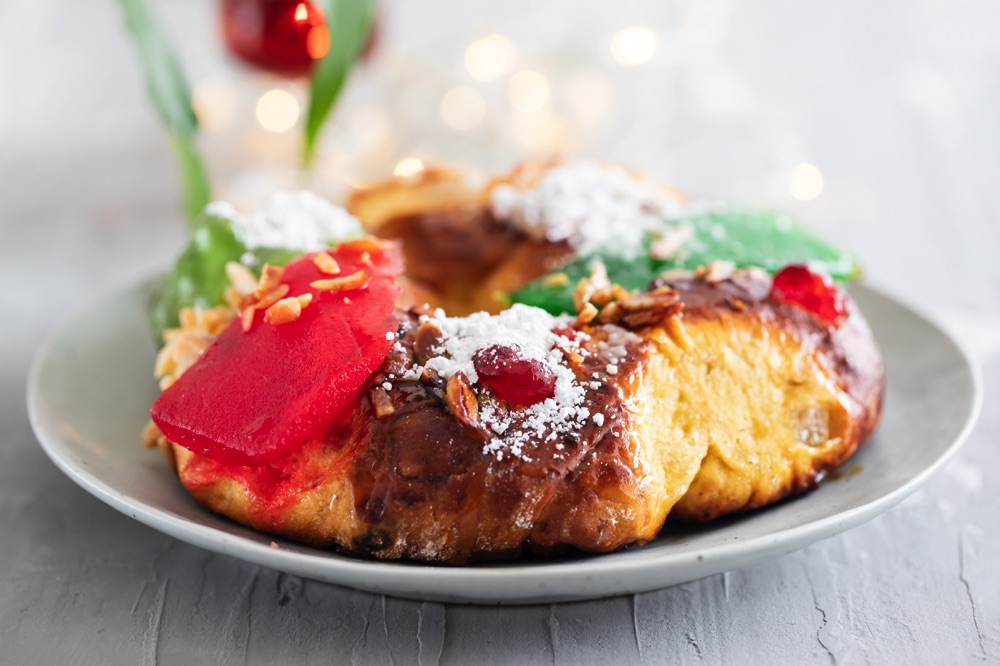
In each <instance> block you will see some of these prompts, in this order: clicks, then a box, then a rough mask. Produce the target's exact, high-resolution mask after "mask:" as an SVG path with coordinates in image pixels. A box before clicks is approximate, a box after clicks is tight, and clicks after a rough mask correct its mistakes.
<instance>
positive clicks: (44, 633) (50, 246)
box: [0, 0, 1000, 664]
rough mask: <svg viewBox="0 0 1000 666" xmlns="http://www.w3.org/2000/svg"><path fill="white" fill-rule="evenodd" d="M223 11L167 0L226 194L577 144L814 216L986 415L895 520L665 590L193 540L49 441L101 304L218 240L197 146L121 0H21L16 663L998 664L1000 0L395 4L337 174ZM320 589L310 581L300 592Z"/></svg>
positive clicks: (345, 118)
mask: <svg viewBox="0 0 1000 666" xmlns="http://www.w3.org/2000/svg"><path fill="white" fill-rule="evenodd" d="M223 1H225V2H236V0H151V4H152V7H153V9H154V10H155V11H156V13H157V16H158V18H159V19H160V21H161V22H162V23H163V25H164V26H165V28H166V29H167V31H168V33H169V36H170V38H171V40H172V41H173V43H174V45H175V46H176V47H177V50H178V52H179V53H180V55H181V58H182V60H183V67H184V70H185V72H186V74H187V77H188V80H189V82H190V84H191V87H192V91H193V103H194V106H195V108H196V109H197V111H198V113H199V115H200V117H201V120H202V131H201V134H200V136H199V142H200V146H201V152H202V155H203V156H204V157H205V159H206V162H207V164H208V167H209V170H210V175H211V179H212V182H213V184H214V185H215V190H216V195H217V196H219V197H225V198H229V199H232V200H233V201H234V203H236V204H237V205H239V206H243V207H251V206H254V205H256V204H258V203H259V202H260V201H261V200H263V199H265V198H266V197H267V196H268V195H270V194H271V193H272V192H273V191H275V190H278V189H287V188H289V187H298V186H309V187H312V188H315V189H317V190H319V191H320V192H322V193H325V194H327V195H329V196H331V197H334V198H339V197H340V196H342V195H343V193H344V192H345V191H346V189H347V188H348V187H349V186H352V185H354V186H363V185H365V184H368V183H371V182H373V181H374V180H376V179H378V178H383V177H387V176H389V175H391V174H393V173H394V172H395V173H410V172H413V171H414V170H419V169H420V168H423V166H424V165H426V164H432V163H451V164H459V165H465V166H469V167H475V168H482V169H484V170H487V171H489V172H493V173H500V172H504V171H506V170H508V169H509V168H511V167H512V166H513V165H515V164H516V163H517V162H518V161H520V160H523V159H525V158H529V157H548V156H550V155H552V154H556V153H562V154H564V155H568V156H571V157H586V158H597V159H604V160H611V161H616V162H620V163H622V164H624V165H626V166H628V167H631V168H633V169H636V170H638V171H640V172H643V173H645V174H648V175H649V176H650V177H652V178H656V179H659V180H662V181H664V182H668V183H671V184H674V185H677V186H679V187H681V188H683V189H685V190H687V191H689V192H690V193H691V195H692V196H693V197H696V198H707V199H725V200H730V201H733V202H735V203H738V204H742V205H750V206H761V207H768V208H777V209H781V210H786V211H788V212H791V213H793V214H794V215H796V216H797V217H798V218H799V219H800V220H801V221H803V222H804V223H805V224H806V225H808V226H810V227H812V228H813V229H815V230H817V231H818V232H820V233H822V234H824V235H825V236H827V237H829V238H830V239H831V240H834V241H836V242H837V243H838V244H839V245H841V246H843V247H845V248H848V249H850V250H852V251H853V252H855V253H856V254H857V255H858V258H859V259H860V261H861V263H862V265H863V266H864V268H865V272H866V275H865V278H866V279H867V281H868V282H869V284H871V285H874V286H876V287H877V288H880V289H883V290H886V291H888V292H890V293H891V294H894V295H898V296H901V297H903V298H904V299H905V300H907V301H909V302H911V303H914V304H916V305H918V306H920V307H921V308H922V309H924V310H928V311H932V312H935V313H937V314H939V315H941V316H942V318H943V320H944V321H945V323H946V324H947V325H948V326H950V327H951V329H952V330H953V331H955V332H957V333H958V334H959V336H960V337H962V338H963V339H964V340H965V341H966V342H968V343H970V345H971V346H972V349H973V352H974V354H975V356H976V358H977V360H978V361H979V363H980V364H981V366H982V368H983V371H984V376H985V378H986V398H985V409H984V414H983V419H982V420H981V422H980V424H979V426H977V428H976V430H975V432H974V433H973V435H972V437H971V438H970V441H969V442H968V443H967V445H966V446H965V447H964V448H963V449H962V450H961V451H960V452H959V454H958V455H957V456H956V458H955V460H953V461H952V462H951V463H950V464H949V465H948V466H947V467H946V468H945V469H944V470H942V472H941V474H939V475H938V477H937V478H935V479H934V480H933V481H932V482H931V483H930V484H928V486H927V489H926V490H924V491H921V492H920V493H918V494H917V495H914V496H913V497H912V498H910V499H909V500H907V501H906V502H905V503H904V504H902V505H901V506H899V507H898V508H896V509H895V510H894V511H892V512H889V513H888V514H886V515H885V516H882V517H880V518H878V519H876V520H874V521H872V522H871V523H870V524H868V525H865V526H863V527H860V528H858V529H856V530H852V531H851V532H849V533H847V534H844V535H842V536H840V537H837V538H835V539H831V540H828V541H826V542H823V543H821V544H816V545H815V546H812V547H810V548H808V549H806V550H804V551H801V552H798V553H794V554H791V555H788V556H785V557H782V558H777V559H775V560H771V561H769V562H766V563H761V564H759V565H757V566H755V567H753V568H751V569H749V570H746V571H737V572H733V573H732V576H730V574H729V573H725V574H721V575H719V576H715V577H712V578H709V579H705V580H701V581H695V582H692V583H689V584H686V585H682V586H678V587H675V588H671V589H668V590H664V591H662V592H657V593H650V594H646V595H637V596H635V597H631V598H628V597H626V598H620V599H610V600H604V601H594V602H590V603H584V604H571V605H555V606H551V607H538V608H526V609H508V610H507V611H504V612H502V613H501V612H500V611H498V610H496V609H492V608H486V607H483V608H463V607H446V606H443V605H441V604H430V603H423V604H420V603H416V602H405V601H400V600H395V599H391V598H390V599H389V600H388V602H387V601H386V599H385V598H384V597H383V598H381V599H380V598H379V597H377V596H373V595H368V594H364V593H359V592H350V591H346V590H344V589H341V588H337V587H334V586H328V585H322V584H318V583H317V584H313V583H311V582H307V581H303V580H302V579H299V578H297V577H294V576H285V575H283V574H278V573H276V572H272V571H268V570H262V569H260V568H259V567H256V566H253V565H249V564H243V563H240V562H238V561H236V560H233V559H232V558H228V557H225V556H221V555H213V554H210V553H208V552H207V551H202V550H200V549H198V548H195V547H193V546H187V545H185V544H182V543H180V542H177V541H175V540H173V539H171V538H168V537H166V536H163V535H159V534H157V533H155V532H153V531H152V530H149V529H148V528H146V527H144V526H142V525H140V524H139V523H137V522H135V521H133V520H131V519H129V518H128V517H127V516H124V515H120V514H118V513H117V512H115V511H114V510H113V509H111V508H109V507H107V506H104V505H103V504H102V503H100V502H99V501H98V500H97V499H95V498H92V497H90V496H88V495H87V494H86V493H84V491H82V490H80V489H78V488H77V487H76V486H75V485H74V484H73V483H72V481H70V480H69V479H67V478H66V477H65V476H63V475H62V474H61V473H60V472H59V471H58V470H57V469H56V468H55V466H53V465H52V464H51V463H50V462H49V461H48V460H47V459H46V458H45V455H44V454H43V452H42V451H41V449H40V448H39V447H38V445H37V442H36V440H35V437H34V435H33V434H32V432H31V428H30V425H29V422H28V417H27V410H26V406H25V398H24V396H25V383H26V378H27V374H28V366H29V363H30V360H31V358H32V357H33V356H34V355H35V354H36V352H37V351H38V349H39V346H40V345H41V342H42V340H43V339H44V338H45V337H46V336H48V335H50V334H52V332H53V331H54V330H56V329H57V327H58V326H59V325H60V324H61V323H62V322H64V321H65V320H66V319H67V318H68V317H69V316H70V314H71V312H73V311H79V310H81V309H82V308H85V307H87V306H89V305H91V304H93V303H94V302H96V301H97V300H98V299H101V298H104V297H106V294H107V293H109V292H111V291H113V290H115V289H124V288H126V287H129V286H131V285H134V284H135V283H136V282H137V281H138V280H141V279H144V278H148V277H150V276H152V275H155V274H158V273H161V272H162V271H164V270H165V269H166V268H167V267H168V266H169V265H170V263H171V262H172V261H173V260H174V258H175V257H176V256H177V254H178V253H179V252H180V251H181V248H182V247H183V246H184V244H185V243H186V236H187V231H186V229H185V223H184V215H183V213H182V205H181V188H180V179H179V174H178V170H177V167H176V164H175V159H174V155H173V148H172V146H171V143H170V140H169V139H168V135H167V133H166V132H165V131H164V129H163V127H162V124H161V122H160V119H159V118H158V116H157V115H156V113H155V111H154V109H153V106H152V105H151V104H150V103H149V100H148V96H147V92H146V87H145V81H144V78H143V77H142V75H141V72H140V68H139V59H138V57H137V53H136V49H135V46H134V44H133V43H132V41H131V39H130V38H129V36H128V33H127V32H126V30H125V22H124V19H123V15H122V12H121V7H120V6H119V2H118V1H117V0H88V1H87V2H82V1H81V0H32V1H30V2H27V1H24V0H0V284H2V285H4V287H3V289H2V290H0V340H2V341H3V343H4V344H0V533H2V534H3V535H4V537H2V538H0V562H2V563H3V564H4V565H6V568H5V569H4V568H3V567H0V653H5V654H7V655H18V654H19V655H21V656H20V658H17V657H12V658H8V659H6V660H4V659H3V657H0V661H4V663H7V662H12V663H17V662H29V663H30V661H31V660H32V659H34V661H35V662H38V663H101V664H105V663H138V662H140V661H142V663H154V662H157V661H159V660H160V658H161V657H162V658H163V660H164V661H170V660H171V659H170V658H171V656H173V660H174V661H176V662H179V663H189V662H192V661H197V660H198V659H199V658H200V659H201V660H204V656H203V654H202V655H199V656H198V657H195V656H193V655H194V654H195V653H197V652H198V651H199V650H202V649H212V650H213V652H212V654H213V655H215V657H216V660H217V661H219V662H220V663H223V662H225V663H240V662H243V661H254V659H253V656H254V655H256V658H257V660H259V661H268V659H267V658H266V656H264V657H262V656H261V655H269V654H272V652H271V651H270V650H278V651H280V650H285V649H288V650H292V649H294V650H296V652H294V653H293V654H296V655H299V654H303V655H308V656H310V657H311V656H312V655H316V656H315V657H313V658H314V659H316V660H317V662H320V660H322V662H324V663H325V662H328V661H329V660H330V655H331V654H334V655H338V654H339V655H345V651H346V650H347V649H351V650H352V661H360V662H364V661H366V660H368V659H374V660H378V661H380V662H387V661H390V660H392V659H395V660H396V661H397V662H404V663H406V662H409V661H414V659H413V654H414V653H417V654H418V655H419V657H418V659H419V661H420V663H432V662H433V661H435V659H434V655H435V652H436V654H437V656H438V657H439V658H441V659H442V660H443V661H445V662H449V663H470V662H475V661H480V660H481V659H482V656H483V655H484V654H486V653H485V652H484V646H488V648H489V649H490V650H495V651H496V652H497V654H498V655H501V657H502V656H503V655H507V656H509V662H510V663H527V662H529V661H531V660H539V659H544V660H546V661H547V660H548V659H549V658H551V659H552V661H560V662H562V663H573V664H585V663H624V662H633V663H634V662H637V661H639V660H641V659H644V658H645V659H648V660H652V661H655V660H656V658H657V656H658V655H664V657H663V659H664V660H665V661H667V660H669V661H671V662H672V663H680V662H682V661H683V660H684V659H688V660H691V661H693V660H698V661H701V660H702V659H703V658H704V659H705V660H707V661H708V662H710V663H712V662H718V661H725V660H729V661H736V660H740V659H742V660H743V661H749V663H754V662H755V661H760V662H764V663H829V662H830V661H833V662H836V661H837V660H838V659H837V658H838V657H839V658H840V660H841V661H847V662H851V661H852V660H853V661H855V662H861V661H874V662H883V663H893V662H912V663H921V662H933V661H934V659H935V658H934V657H933V656H932V655H933V654H934V653H935V652H934V651H933V650H934V649H935V648H936V649H937V653H938V654H939V658H938V661H944V662H948V661H951V662H962V661H972V660H986V661H989V660H990V659H991V658H992V659H994V660H996V659H997V655H998V654H1000V634H998V631H997V628H998V627H1000V589H998V587H997V585H996V566H995V563H996V562H997V561H998V559H1000V538H998V537H997V535H998V534H1000V530H998V529H997V516H996V511H995V510H993V509H992V505H991V503H990V502H988V501H983V499H982V498H981V497H982V496H981V493H982V492H985V491H986V490H988V489H989V487H991V486H990V484H991V481H993V480H995V479H996V478H997V474H996V470H997V469H998V468H1000V464H998V458H997V454H998V451H1000V448H998V447H997V445H996V444H997V442H998V441H1000V412H998V409H997V407H996V405H998V404H1000V402H998V401H997V399H996V396H997V395H998V391H1000V223H998V219H1000V187H998V186H997V182H998V180H1000V3H996V2H994V1H991V0H882V1H881V2H868V1H862V0H840V1H839V2H816V1H805V2H803V1H801V0H799V1H794V0H755V1H754V2H752V3H751V2H740V3H737V2H735V1H734V0H646V1H644V2H638V1H634V0H614V1H613V2H612V1H607V0H601V1H599V0H504V1H502V2H501V1H498V0H476V1H475V2H470V1H469V0H419V1H418V0H382V1H381V4H380V14H379V22H378V39H377V41H376V43H375V44H374V48H373V50H372V51H371V53H370V55H368V57H367V59H366V60H364V62H363V63H362V64H360V65H359V66H358V67H357V69H356V70H355V71H354V72H353V75H352V77H351V79H350V81H349V83H348V86H347V89H346V91H345V93H344V95H343V97H342V99H341V101H340V103H339V104H338V106H337V108H336V110H335V112H334V114H333V116H332V117H331V119H330V122H329V123H328V125H327V127H326V131H325V133H324V134H323V136H322V140H321V145H320V147H319V148H320V150H319V156H318V160H317V164H316V169H315V171H314V173H313V174H312V175H311V176H309V177H303V176H301V175H299V174H298V172H297V169H296V164H297V162H298V160H299V155H300V136H301V127H302V125H301V124H302V122H303V120H302V119H303V108H304V107H303V104H304V102H305V99H306V95H305V88H304V83H303V81H302V80H296V79H289V78H287V77H282V76H277V75H274V74H270V73H267V72H264V71H261V70H260V69H256V68H252V67H248V66H246V65H245V64H243V63H242V62H240V61H238V60H237V59H236V58H235V57H234V56H233V55H232V53H231V52H230V51H229V50H228V49H227V48H226V46H225V44H224V42H223V39H222V37H221V30H220V12H221V8H222V6H223ZM895 342H896V341H894V340H886V341H884V344H889V345H891V344H894V343H895ZM113 371H115V372H148V370H146V369H136V368H127V369H121V368H115V369H113ZM150 381H152V380H150ZM893 381H894V380H893V378H892V377H890V378H889V382H890V387H891V386H892V382H893ZM991 474H992V477H991V476H990V475H991ZM984 489H985V490H984ZM932 535H933V536H932ZM730 581H731V582H730ZM258 582H260V584H259V585H258ZM168 583H170V584H171V587H170V588H169V593H168V588H167V585H168ZM730 589H732V594H730ZM287 590H291V592H290V593H289V594H291V595H292V596H293V597H296V598H297V600H296V601H294V602H292V604H291V605H289V606H288V607H287V608H286V609H285V610H286V611H287V613H286V614H280V613H275V612H274V607H275V605H279V604H280V605H281V606H283V605H284V604H285V603H286V600H287V597H286V596H285V595H286V591H287ZM279 598H280V601H279ZM130 609H131V610H130ZM164 609H166V610H164ZM192 609H193V610H192ZM387 609H388V610H387ZM244 616H245V618H246V619H245V621H244V619H243V618H244ZM293 616H294V618H296V619H294V620H292V619H287V618H291V617H293ZM251 617H252V618H253V619H254V622H255V624H252V623H251V622H250V619H251ZM192 618H193V619H192ZM206 618H210V620H207V619H206ZM387 618H388V619H387ZM203 620H204V623H203V624H204V626H200V625H201V623H202V622H203ZM192 622H193V623H194V624H198V625H199V626H198V627H197V628H193V627H194V625H193V624H192ZM223 625H224V627H223ZM390 625H392V627H393V630H392V633H391V634H390V630H389V626H390ZM161 626H162V631H161ZM255 626H256V627H257V628H256V629H254V633H253V641H251V629H253V628H254V627H255ZM220 627H223V628H221V629H220ZM267 627H276V628H277V629H276V630H275V631H268V630H267V629H266V628H267ZM369 627H371V631H370V632H369ZM379 627H382V628H383V629H384V632H383V630H382V629H379ZM262 628H263V630H262ZM253 650H257V652H253ZM703 651H704V653H703ZM946 651H947V652H946ZM179 655H185V656H184V657H179V658H178V656H179ZM248 655H250V656H248ZM373 655H374V656H373ZM747 655H750V656H749V659H748V658H747ZM755 655H756V656H757V658H756V659H755ZM764 655H767V656H764ZM873 655H874V656H873ZM39 657H41V658H39ZM335 658H336V657H335ZM341 660H342V661H346V656H344V657H342V658H341ZM270 661H273V658H272V659H270Z"/></svg>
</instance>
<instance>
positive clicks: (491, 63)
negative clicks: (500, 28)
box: [465, 35, 517, 81]
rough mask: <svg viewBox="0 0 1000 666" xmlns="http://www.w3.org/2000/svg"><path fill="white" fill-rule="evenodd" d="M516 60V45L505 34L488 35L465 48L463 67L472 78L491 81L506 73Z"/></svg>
mask: <svg viewBox="0 0 1000 666" xmlns="http://www.w3.org/2000/svg"><path fill="white" fill-rule="evenodd" d="M515 62H517V46H516V45H515V44H514V42H513V41H511V39H510V38H509V37H507V36H505V35H489V36H488V37H483V38H482V39H477V40H476V41H474V42H472V43H471V44H469V46H468V48H466V49H465V68H466V69H467V70H468V71H469V74H470V75H471V76H472V78H474V79H477V80H479V81H492V80H493V79H496V78H499V77H501V76H503V75H504V74H506V73H507V72H508V71H509V70H510V68H511V67H513V66H514V63H515Z"/></svg>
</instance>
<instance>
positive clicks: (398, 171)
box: [392, 157, 424, 178]
mask: <svg viewBox="0 0 1000 666" xmlns="http://www.w3.org/2000/svg"><path fill="white" fill-rule="evenodd" d="M423 170H424V163H423V161H422V160H421V159H419V158H417V157H406V158H403V159H401V160H400V161H399V164H397V165H396V168H394V169H393V170H392V175H394V176H396V177H397V178H410V177H412V176H416V175H417V174H419V173H420V172H421V171H423Z"/></svg>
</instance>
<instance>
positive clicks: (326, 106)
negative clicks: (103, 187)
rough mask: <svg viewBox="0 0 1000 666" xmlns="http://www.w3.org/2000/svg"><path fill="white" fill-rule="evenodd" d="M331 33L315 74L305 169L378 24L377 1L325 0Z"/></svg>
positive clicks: (313, 75)
mask: <svg viewBox="0 0 1000 666" xmlns="http://www.w3.org/2000/svg"><path fill="white" fill-rule="evenodd" d="M320 4H321V5H322V7H323V12H324V15H325V17H326V26H327V29H328V30H329V33H330V49H329V50H328V51H327V52H326V55H325V56H323V58H322V60H320V61H319V62H318V63H317V64H316V67H315V69H314V70H313V73H312V80H311V81H310V85H309V109H308V112H307V116H306V124H305V137H304V139H305V144H304V149H303V156H302V162H303V166H305V167H309V166H310V165H311V164H312V161H313V159H314V158H315V156H316V142H317V140H318V139H319V134H320V131H321V130H322V128H323V124H324V123H325V122H326V118H327V116H328V115H329V114H330V111H331V110H332V109H333V105H334V103H335V102H336V101H337V97H338V96H339V95H340V91H341V89H343V87H344V83H345V82H346V81H347V75H348V74H349V73H350V71H351V67H352V66H353V65H354V62H355V61H356V60H357V57H358V54H359V53H361V49H362V48H363V47H364V45H365V41H366V40H367V39H368V35H369V33H370V32H371V29H372V25H373V24H374V21H375V0H321V3H320Z"/></svg>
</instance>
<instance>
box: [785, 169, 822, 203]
mask: <svg viewBox="0 0 1000 666" xmlns="http://www.w3.org/2000/svg"><path fill="white" fill-rule="evenodd" d="M788 190H789V192H791V194H792V196H793V197H794V198H796V199H798V200H799V201H810V200H812V199H815V198H816V197H818V196H819V195H820V194H821V193H822V192H823V174H822V173H821V172H820V170H819V168H817V166H816V165H815V164H809V163H808V162H803V163H802V164H796V165H795V166H794V167H793V168H792V170H791V171H790V172H789V174H788Z"/></svg>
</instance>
